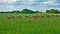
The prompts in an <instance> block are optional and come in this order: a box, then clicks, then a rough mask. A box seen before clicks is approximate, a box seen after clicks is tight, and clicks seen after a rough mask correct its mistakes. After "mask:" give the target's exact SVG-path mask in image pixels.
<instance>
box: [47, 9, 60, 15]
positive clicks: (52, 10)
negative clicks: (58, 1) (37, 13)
mask: <svg viewBox="0 0 60 34" xmlns="http://www.w3.org/2000/svg"><path fill="white" fill-rule="evenodd" d="M46 13H55V14H56V13H60V10H57V9H50V10H46Z"/></svg>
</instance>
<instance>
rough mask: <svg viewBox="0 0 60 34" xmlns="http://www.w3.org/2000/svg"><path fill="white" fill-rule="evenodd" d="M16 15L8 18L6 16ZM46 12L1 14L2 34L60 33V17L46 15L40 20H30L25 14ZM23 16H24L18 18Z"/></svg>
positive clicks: (0, 29) (0, 31)
mask: <svg viewBox="0 0 60 34" xmlns="http://www.w3.org/2000/svg"><path fill="white" fill-rule="evenodd" d="M9 15H12V16H15V17H16V18H14V19H7V18H6V16H9ZM28 15H29V16H34V15H39V16H40V15H43V16H45V15H46V14H0V34H60V15H59V17H44V18H39V19H38V20H33V21H31V20H29V19H27V18H25V16H28ZM17 16H22V17H23V18H17Z"/></svg>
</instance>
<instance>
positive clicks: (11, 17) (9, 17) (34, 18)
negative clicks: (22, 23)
mask: <svg viewBox="0 0 60 34" xmlns="http://www.w3.org/2000/svg"><path fill="white" fill-rule="evenodd" d="M58 16H59V15H45V16H37V15H36V16H25V17H26V18H29V19H32V20H37V19H39V18H44V17H47V18H48V17H58ZM16 17H17V18H23V17H22V16H6V18H7V19H14V18H16Z"/></svg>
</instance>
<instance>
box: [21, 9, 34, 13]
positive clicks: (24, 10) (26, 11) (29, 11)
mask: <svg viewBox="0 0 60 34" xmlns="http://www.w3.org/2000/svg"><path fill="white" fill-rule="evenodd" d="M21 13H24V14H32V13H35V12H34V11H32V10H29V9H23V10H22V11H21Z"/></svg>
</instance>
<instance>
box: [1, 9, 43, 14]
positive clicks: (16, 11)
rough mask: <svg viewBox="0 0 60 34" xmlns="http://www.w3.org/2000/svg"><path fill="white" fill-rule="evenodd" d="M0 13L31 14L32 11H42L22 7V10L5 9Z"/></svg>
mask: <svg viewBox="0 0 60 34" xmlns="http://www.w3.org/2000/svg"><path fill="white" fill-rule="evenodd" d="M0 13H22V14H32V13H42V12H40V11H38V10H36V11H33V10H29V9H23V10H21V11H19V10H15V11H6V12H3V11H1V12H0Z"/></svg>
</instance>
